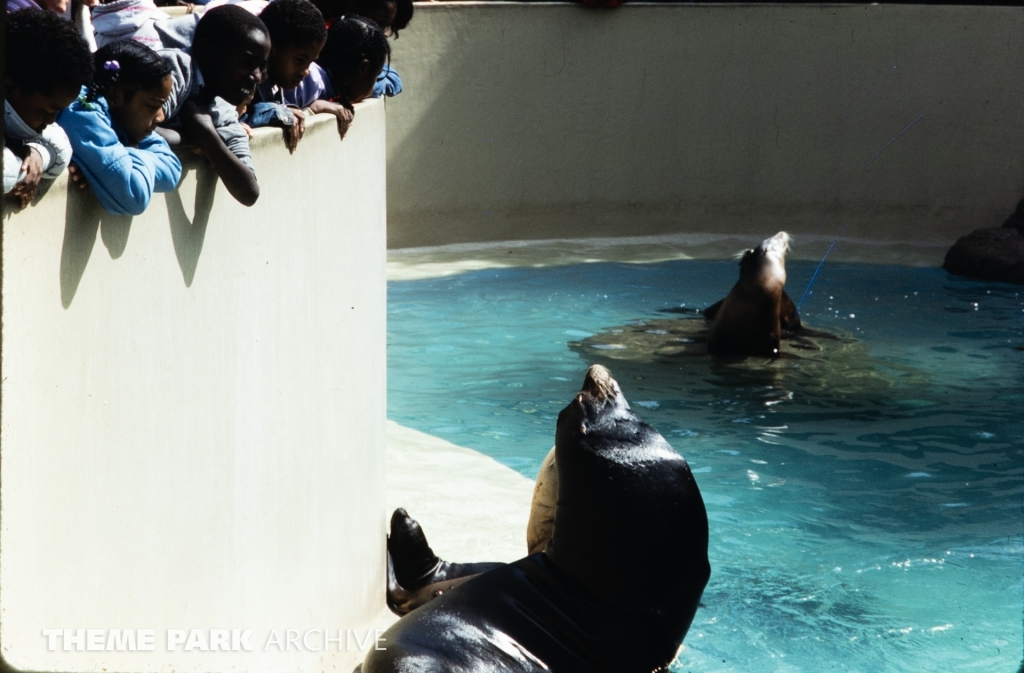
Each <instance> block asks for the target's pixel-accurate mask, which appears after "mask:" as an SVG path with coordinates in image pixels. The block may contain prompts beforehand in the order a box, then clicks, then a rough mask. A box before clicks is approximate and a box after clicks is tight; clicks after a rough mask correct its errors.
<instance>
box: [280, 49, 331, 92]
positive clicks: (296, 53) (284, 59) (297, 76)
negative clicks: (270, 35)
mask: <svg viewBox="0 0 1024 673" xmlns="http://www.w3.org/2000/svg"><path fill="white" fill-rule="evenodd" d="M323 47H324V43H323V42H320V43H317V44H313V45H306V46H304V47H281V48H280V49H279V48H277V47H273V48H271V50H270V59H269V60H268V61H267V80H268V81H269V82H270V83H271V84H276V85H277V86H279V87H281V88H282V89H284V90H285V91H290V90H292V89H294V88H295V87H297V86H298V85H299V84H302V80H303V78H304V77H305V76H306V75H308V74H309V64H310V63H312V62H313V61H314V60H315V59H316V57H317V56H319V55H320V50H321V49H323Z"/></svg>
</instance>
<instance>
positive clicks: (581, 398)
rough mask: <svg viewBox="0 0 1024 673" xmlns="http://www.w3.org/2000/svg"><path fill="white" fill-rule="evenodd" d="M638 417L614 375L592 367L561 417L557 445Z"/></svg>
mask: <svg viewBox="0 0 1024 673" xmlns="http://www.w3.org/2000/svg"><path fill="white" fill-rule="evenodd" d="M635 418H636V417H635V416H634V415H633V413H632V411H630V409H629V403H628V402H627V401H626V398H625V396H623V394H622V390H621V389H619V384H618V382H617V381H616V380H615V379H613V378H612V375H611V372H609V371H608V369H607V368H605V367H603V366H601V365H591V366H590V369H588V370H587V376H586V378H585V379H584V380H583V387H582V388H581V389H580V391H579V392H578V393H576V396H575V397H574V398H573V400H572V402H570V403H569V405H568V406H566V407H565V408H564V409H562V411H561V413H559V414H558V426H557V429H556V431H555V443H556V444H558V443H559V442H564V441H571V442H576V441H579V440H581V439H585V438H586V436H587V435H588V434H589V435H591V436H593V435H594V434H595V433H600V432H601V431H602V430H606V429H607V428H608V427H609V426H613V425H614V424H615V423H616V421H618V422H620V423H621V422H622V421H627V420H634V419H635Z"/></svg>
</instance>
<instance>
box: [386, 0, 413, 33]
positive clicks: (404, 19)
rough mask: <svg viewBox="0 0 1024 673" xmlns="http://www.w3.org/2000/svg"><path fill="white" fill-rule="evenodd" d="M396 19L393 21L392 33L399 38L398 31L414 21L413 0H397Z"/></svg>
mask: <svg viewBox="0 0 1024 673" xmlns="http://www.w3.org/2000/svg"><path fill="white" fill-rule="evenodd" d="M395 5H396V11H395V20H394V21H393V22H392V23H391V34H392V35H394V36H395V38H396V39H397V38H398V31H400V30H402V29H404V28H405V27H406V26H408V25H409V22H410V21H412V0H396V2H395Z"/></svg>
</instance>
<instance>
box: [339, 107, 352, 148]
mask: <svg viewBox="0 0 1024 673" xmlns="http://www.w3.org/2000/svg"><path fill="white" fill-rule="evenodd" d="M338 108H339V109H338V111H337V112H336V113H335V116H336V117H337V118H338V139H339V140H344V139H345V134H346V133H348V127H349V126H352V120H353V119H355V117H356V111H355V110H351V109H349V108H347V107H342V106H340V105H339V106H338Z"/></svg>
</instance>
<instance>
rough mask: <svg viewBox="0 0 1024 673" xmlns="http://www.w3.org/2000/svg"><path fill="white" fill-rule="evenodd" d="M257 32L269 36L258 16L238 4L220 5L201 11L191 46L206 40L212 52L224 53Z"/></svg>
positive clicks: (194, 46)
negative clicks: (201, 14)
mask: <svg viewBox="0 0 1024 673" xmlns="http://www.w3.org/2000/svg"><path fill="white" fill-rule="evenodd" d="M257 32H259V33H263V34H264V35H266V36H268V37H269V36H270V33H269V32H268V31H267V27H266V26H265V25H264V24H263V22H262V21H260V17H258V16H256V15H255V14H253V13H252V12H250V11H248V10H246V9H243V8H241V7H239V6H238V5H220V6H219V7H214V8H213V9H208V10H206V12H204V13H203V18H202V19H200V20H199V23H197V24H196V32H195V35H194V36H193V38H192V48H193V50H195V49H196V46H197V45H200V44H202V43H204V42H206V43H209V45H210V46H211V47H213V53H214V54H219V55H224V54H226V53H228V52H229V51H230V50H231V49H234V48H235V47H236V46H238V45H239V44H243V43H244V42H245V41H246V40H248V39H249V36H250V35H252V34H253V33H257Z"/></svg>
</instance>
